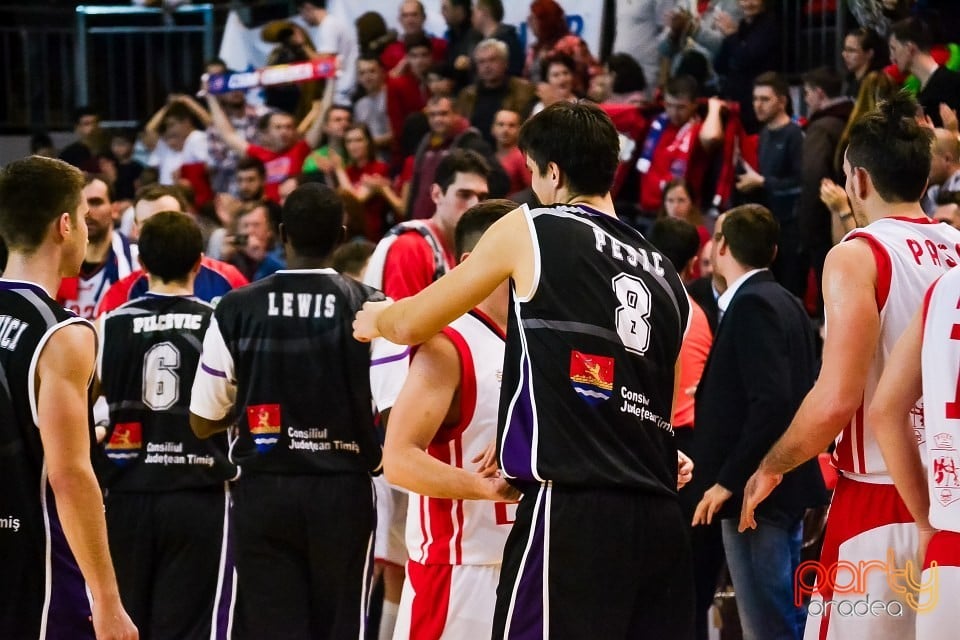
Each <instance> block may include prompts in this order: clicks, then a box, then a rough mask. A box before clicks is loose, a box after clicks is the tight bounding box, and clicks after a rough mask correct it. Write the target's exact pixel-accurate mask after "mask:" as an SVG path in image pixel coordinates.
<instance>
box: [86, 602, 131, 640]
mask: <svg viewBox="0 0 960 640" xmlns="http://www.w3.org/2000/svg"><path fill="white" fill-rule="evenodd" d="M93 632H94V634H95V635H96V636H97V640H137V638H139V637H140V633H139V632H138V631H137V628H136V627H135V626H134V624H133V621H132V620H131V619H130V616H128V615H127V612H126V611H124V610H123V605H122V604H120V598H119V597H117V598H115V599H113V600H109V601H105V602H100V603H98V602H97V601H96V600H94V601H93Z"/></svg>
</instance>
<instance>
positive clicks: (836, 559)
mask: <svg viewBox="0 0 960 640" xmlns="http://www.w3.org/2000/svg"><path fill="white" fill-rule="evenodd" d="M917 542H918V538H917V527H916V525H915V524H914V522H913V518H912V517H911V516H910V512H909V511H908V510H907V507H906V505H904V504H903V500H901V498H900V495H899V494H898V493H897V489H896V487H895V486H893V485H891V484H869V483H866V482H859V481H856V480H851V479H850V478H847V477H844V476H840V478H839V479H838V481H837V488H836V491H835V492H834V494H833V502H832V503H831V505H830V514H829V516H828V517H827V529H826V533H825V535H824V540H823V550H822V551H821V554H820V560H819V562H812V561H808V562H804V563H801V565H800V567H799V568H798V569H797V574H796V576H795V577H794V590H795V591H794V592H795V595H797V594H800V595H802V594H811V593H812V597H811V599H810V604H809V607H808V610H807V625H806V629H805V632H804V636H803V637H804V640H859V639H864V640H867V639H869V640H913V638H914V632H915V626H916V606H917V601H916V598H915V597H914V596H913V592H914V591H915V589H912V588H911V585H915V584H916V580H917V575H918V573H919V572H918V571H917V567H916V553H917Z"/></svg>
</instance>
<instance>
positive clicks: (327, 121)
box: [302, 104, 353, 187]
mask: <svg viewBox="0 0 960 640" xmlns="http://www.w3.org/2000/svg"><path fill="white" fill-rule="evenodd" d="M352 120H353V112H352V111H351V109H350V107H348V106H346V105H339V104H334V105H330V107H329V108H327V110H326V112H325V113H324V114H323V136H322V137H321V138H320V146H319V147H317V148H316V149H314V150H313V151H311V152H310V155H308V156H307V158H306V159H305V160H304V161H303V171H302V172H303V173H317V172H319V173H322V174H324V175H325V176H327V177H328V183H329V184H330V186H331V187H332V186H335V185H336V181H335V180H334V179H333V174H334V167H333V164H332V162H331V159H330V158H331V155H332V154H334V153H336V154H337V155H339V156H340V157H341V158H342V157H343V156H344V155H345V153H346V151H345V149H344V146H343V134H344V132H345V131H346V129H347V127H349V126H350V123H351V121H352Z"/></svg>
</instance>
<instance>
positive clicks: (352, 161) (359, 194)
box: [331, 123, 390, 242]
mask: <svg viewBox="0 0 960 640" xmlns="http://www.w3.org/2000/svg"><path fill="white" fill-rule="evenodd" d="M344 146H345V147H346V156H345V157H342V158H341V156H340V155H338V154H334V155H333V156H332V158H331V159H332V161H333V165H334V167H335V170H336V176H337V183H338V184H339V185H340V188H341V189H343V190H346V191H348V192H349V193H350V194H351V195H352V196H353V197H354V198H356V199H357V200H358V201H359V202H360V204H362V205H363V220H362V221H361V222H362V225H361V231H362V233H363V235H364V236H365V237H366V238H367V239H368V240H370V241H371V242H377V241H378V240H380V238H382V237H383V234H384V232H385V231H386V230H387V206H388V201H387V200H386V199H385V197H384V195H383V190H384V189H389V188H390V186H389V182H388V178H389V175H390V167H388V166H387V164H386V163H384V162H381V161H379V160H377V159H376V157H375V156H374V145H373V137H372V136H371V135H370V129H368V128H367V125H365V124H363V123H356V124H353V125H350V126H348V127H347V129H346V131H345V132H344ZM374 176H375V178H374V179H373V180H370V179H369V178H371V177H374Z"/></svg>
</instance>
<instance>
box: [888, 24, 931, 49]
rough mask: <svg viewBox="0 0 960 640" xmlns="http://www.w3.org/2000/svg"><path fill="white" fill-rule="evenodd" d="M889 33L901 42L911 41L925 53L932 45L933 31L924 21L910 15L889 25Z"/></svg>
mask: <svg viewBox="0 0 960 640" xmlns="http://www.w3.org/2000/svg"><path fill="white" fill-rule="evenodd" d="M890 35H891V36H893V37H894V38H896V39H897V41H899V42H902V43H907V42H912V43H913V44H915V45H917V49H920V51H923V52H924V53H927V52H929V51H930V47H932V46H933V33H932V32H931V31H930V25H929V24H927V23H926V21H924V20H921V19H920V18H917V17H916V16H910V17H909V18H904V19H903V20H898V21H897V22H894V23H893V24H892V25H890Z"/></svg>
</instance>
